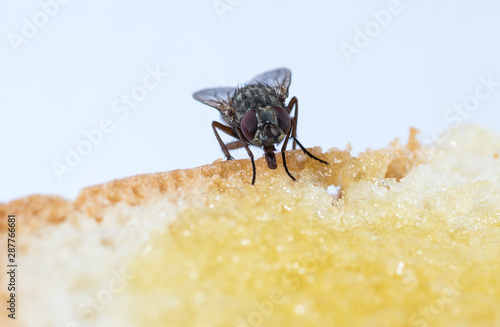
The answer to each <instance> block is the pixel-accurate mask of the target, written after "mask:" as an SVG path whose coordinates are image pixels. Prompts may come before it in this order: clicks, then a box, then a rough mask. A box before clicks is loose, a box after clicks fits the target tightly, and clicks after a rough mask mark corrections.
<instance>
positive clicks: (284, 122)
mask: <svg viewBox="0 0 500 327" xmlns="http://www.w3.org/2000/svg"><path fill="white" fill-rule="evenodd" d="M274 109H275V110H276V117H277V118H278V124H279V125H280V127H281V130H282V131H283V133H288V130H289V129H290V126H291V124H292V120H291V119H290V115H289V114H288V112H286V110H285V109H283V108H280V107H274Z"/></svg>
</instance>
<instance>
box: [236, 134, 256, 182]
mask: <svg viewBox="0 0 500 327" xmlns="http://www.w3.org/2000/svg"><path fill="white" fill-rule="evenodd" d="M236 133H238V137H239V139H240V142H241V143H242V145H243V146H244V147H245V150H247V153H248V156H249V157H250V160H251V161H252V171H253V177H252V185H253V184H255V160H254V159H253V153H252V151H250V148H249V147H248V145H247V143H246V142H245V141H244V140H245V138H244V137H243V133H242V132H241V130H240V129H239V128H237V129H236Z"/></svg>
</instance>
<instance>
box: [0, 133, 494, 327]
mask: <svg viewBox="0 0 500 327" xmlns="http://www.w3.org/2000/svg"><path fill="white" fill-rule="evenodd" d="M311 151H312V153H313V154H315V155H318V156H321V158H325V159H326V160H327V161H328V162H329V163H330V164H329V165H323V164H321V163H320V162H317V161H315V160H311V159H309V158H307V157H306V156H305V155H304V154H303V153H302V152H301V151H300V150H297V151H289V152H287V163H288V167H289V169H290V171H291V172H292V173H293V174H294V175H295V176H296V177H297V179H298V181H296V182H294V181H292V180H291V179H290V178H288V176H287V175H286V173H285V171H284V170H283V169H279V168H278V169H277V170H269V169H266V163H265V160H263V158H260V159H259V160H257V161H256V165H257V171H258V174H259V178H258V180H257V182H256V184H255V185H254V186H252V185H250V180H251V174H252V169H251V165H250V161H249V160H237V161H229V162H215V163H213V164H212V165H209V166H204V167H199V168H194V169H189V170H183V171H174V172H167V173H158V174H150V175H143V176H135V177H130V178H127V179H123V180H117V181H113V182H110V183H108V184H104V185H99V186H94V187H90V188H87V189H84V190H83V191H82V192H81V193H80V195H79V197H78V198H77V199H76V200H75V201H74V202H71V201H67V200H64V199H61V198H57V197H46V196H34V197H29V198H26V199H20V200H16V201H13V202H11V203H9V204H7V205H0V214H1V215H2V217H4V216H5V217H6V215H7V214H8V213H15V214H16V216H17V217H18V218H19V229H20V230H19V233H20V235H23V236H22V238H21V236H20V237H19V242H20V247H19V250H18V251H19V252H20V254H19V256H20V258H21V259H20V268H19V269H20V273H21V274H22V275H21V276H22V277H23V278H22V279H21V278H20V280H19V283H20V285H22V288H21V291H20V292H21V293H20V296H19V298H20V299H22V300H20V301H22V302H21V304H20V305H19V312H18V319H16V321H15V323H13V322H12V321H11V320H8V321H7V320H0V322H2V323H3V322H8V323H9V325H8V326H10V325H12V326H65V327H66V326H67V327H76V326H88V325H91V326H111V325H122V326H496V325H500V274H499V271H500V161H499V159H498V154H499V152H500V137H499V136H498V135H496V134H494V133H492V132H489V131H486V130H483V129H481V128H479V127H476V126H467V127H459V128H455V129H453V130H451V131H450V132H449V133H448V134H446V135H445V136H444V137H443V139H442V140H440V142H439V143H434V144H432V145H430V146H427V147H422V146H420V144H419V143H418V142H417V141H416V139H415V131H412V133H411V135H410V140H409V142H408V144H407V145H406V146H403V145H400V144H399V142H397V141H396V142H394V143H393V144H391V146H390V147H388V148H387V149H381V150H376V151H371V150H368V151H366V152H365V153H361V154H359V155H356V156H354V155H353V154H352V153H351V151H350V150H349V149H346V150H343V151H341V150H337V149H331V150H329V151H326V152H324V153H321V152H320V150H319V149H317V148H314V149H311ZM279 159H280V158H278V160H279ZM278 167H280V165H279V164H278ZM2 231H3V232H2V237H4V235H5V225H2ZM1 242H2V244H5V243H6V242H5V239H3V240H1ZM2 246H4V245H2ZM0 278H1V279H0V282H1V284H2V285H5V284H6V277H5V276H2V277H0ZM0 292H4V288H2V289H1V290H0ZM1 296H2V301H4V300H6V299H7V294H6V293H1ZM5 316H6V315H3V316H2V317H1V318H0V319H5ZM2 325H3V324H2Z"/></svg>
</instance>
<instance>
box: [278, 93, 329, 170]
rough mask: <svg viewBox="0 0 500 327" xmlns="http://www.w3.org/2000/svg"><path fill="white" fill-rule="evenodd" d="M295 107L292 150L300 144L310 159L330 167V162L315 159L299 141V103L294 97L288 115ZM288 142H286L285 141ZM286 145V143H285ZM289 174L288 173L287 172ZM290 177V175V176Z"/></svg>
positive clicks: (289, 105) (289, 104)
mask: <svg viewBox="0 0 500 327" xmlns="http://www.w3.org/2000/svg"><path fill="white" fill-rule="evenodd" d="M294 106H295V115H294V117H293V118H292V128H291V130H292V138H293V146H292V148H293V149H294V150H295V144H298V145H299V147H300V148H301V149H302V151H304V153H305V154H307V155H308V156H309V157H310V158H312V159H314V160H318V161H319V162H321V163H324V164H326V165H328V162H326V161H324V160H321V159H319V158H318V157H315V156H314V155H313V154H312V153H310V152H309V151H307V150H306V148H304V146H303V145H302V144H300V142H299V140H297V121H298V119H299V103H298V100H297V98H296V97H293V98H292V99H291V100H290V102H289V103H288V108H287V109H288V113H292V110H293V107H294ZM285 141H286V140H285ZM284 144H285V145H286V142H285V143H284ZM287 172H288V171H287ZM289 175H290V174H289Z"/></svg>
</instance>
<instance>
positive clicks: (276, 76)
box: [247, 68, 292, 101]
mask: <svg viewBox="0 0 500 327" xmlns="http://www.w3.org/2000/svg"><path fill="white" fill-rule="evenodd" d="M291 82H292V72H291V71H290V70H289V69H288V68H278V69H275V70H271V71H268V72H265V73H263V74H260V75H258V76H256V77H255V78H254V79H252V80H251V81H250V82H248V83H247V84H249V85H250V84H264V85H268V86H270V87H272V88H273V89H274V90H275V91H276V92H277V93H278V95H279V96H280V98H281V99H282V100H283V101H285V99H286V98H288V88H289V87H290V83H291Z"/></svg>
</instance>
